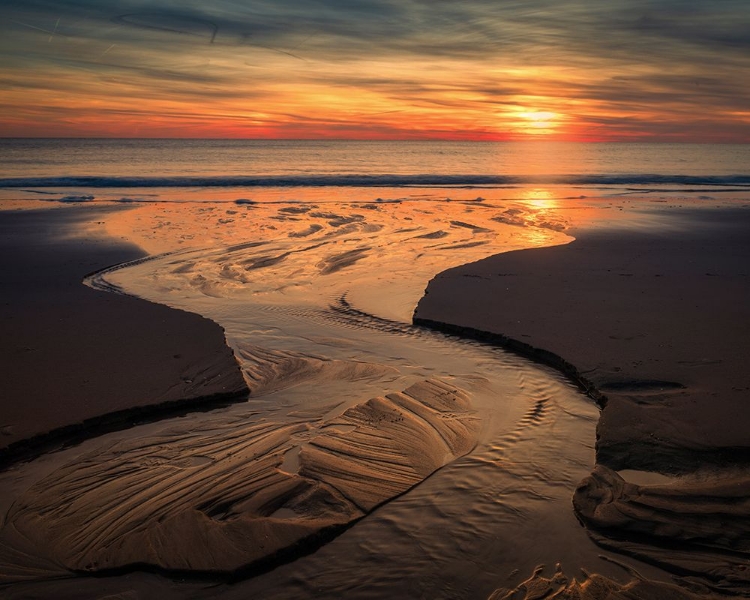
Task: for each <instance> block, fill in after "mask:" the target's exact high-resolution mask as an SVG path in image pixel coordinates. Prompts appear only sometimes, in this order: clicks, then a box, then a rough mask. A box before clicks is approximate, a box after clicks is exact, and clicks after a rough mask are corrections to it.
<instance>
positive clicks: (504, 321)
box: [415, 209, 750, 472]
mask: <svg viewBox="0 0 750 600" xmlns="http://www.w3.org/2000/svg"><path fill="white" fill-rule="evenodd" d="M670 218H671V219H672V220H673V222H674V223H678V224H682V225H683V227H682V228H679V229H675V230H671V231H670V230H667V231H664V230H656V231H607V230H604V231H601V230H600V231H581V232H576V236H577V239H576V241H574V242H572V243H570V244H568V245H564V246H557V247H552V248H538V249H531V250H522V251H518V252H509V253H506V254H501V255H498V256H494V257H492V258H488V259H486V260H483V261H479V262H476V263H473V264H470V265H466V266H464V267H458V268H456V269H451V270H449V271H446V272H444V273H442V274H441V275H439V276H437V277H436V278H435V279H433V280H432V281H431V282H430V284H429V286H428V288H427V295H426V296H425V297H424V298H423V299H422V300H421V301H420V303H419V305H418V307H417V310H416V312H415V318H416V319H417V320H418V321H420V320H422V321H424V320H427V321H435V322H438V323H447V324H450V325H454V326H458V327H463V328H472V329H476V330H480V331H486V332H491V333H496V334H501V335H503V336H507V337H508V338H511V339H512V340H516V341H520V342H522V343H523V344H526V345H527V346H529V347H530V348H529V349H530V350H533V349H534V348H540V349H544V350H546V351H549V352H551V353H553V354H554V355H556V356H557V357H560V358H562V359H563V360H564V361H567V362H569V363H572V365H574V366H575V368H576V369H577V371H578V374H579V375H580V376H581V377H582V378H584V379H585V380H587V381H589V382H591V383H593V385H594V386H595V387H596V388H597V389H598V390H599V391H600V392H601V393H602V394H604V395H605V396H606V398H607V400H608V401H607V406H606V409H605V410H604V411H603V413H602V419H601V422H600V424H599V430H598V433H599V440H598V446H597V452H598V459H599V462H602V463H604V464H607V465H608V466H610V467H611V468H615V469H624V468H632V469H643V470H657V471H662V472H682V471H685V470H692V469H693V468H694V467H695V466H696V465H697V464H703V463H705V461H708V460H712V461H714V462H718V463H721V462H723V461H725V460H736V459H738V458H746V457H747V456H748V450H750V434H749V433H748V429H747V425H746V424H747V423H748V419H750V375H748V373H749V372H748V370H747V364H748V360H750V303H748V302H746V299H747V298H750V236H748V235H747V231H748V227H750V212H748V211H743V210H718V209H716V210H711V211H708V210H706V211H700V210H696V211H687V210H685V211H679V210H675V209H673V210H672V212H671V213H670Z"/></svg>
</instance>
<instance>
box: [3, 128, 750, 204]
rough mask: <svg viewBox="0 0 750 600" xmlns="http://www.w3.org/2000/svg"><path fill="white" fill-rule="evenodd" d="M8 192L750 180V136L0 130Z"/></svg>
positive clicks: (433, 193) (359, 193) (271, 193)
mask: <svg viewBox="0 0 750 600" xmlns="http://www.w3.org/2000/svg"><path fill="white" fill-rule="evenodd" d="M0 156H2V163H0V199H14V200H26V199H28V200H34V199H36V200H38V199H47V200H65V201H76V200H78V201H115V202H128V201H131V202H132V201H135V202H148V201H205V200H214V201H236V200H250V201H257V202H263V201H288V200H300V199H301V200H309V199H315V200H316V201H325V200H326V199H329V198H332V199H336V200H344V199H346V200H352V201H363V202H371V201H375V200H394V199H404V198H406V199H408V198H428V199H429V198H433V197H436V198H444V197H446V196H450V197H452V198H458V199H468V198H470V197H472V194H473V197H476V195H477V193H479V192H477V190H483V191H482V192H481V195H483V196H484V195H488V196H490V197H493V198H502V199H513V198H519V199H524V198H527V197H529V190H539V189H544V190H546V191H547V194H548V196H550V197H554V198H565V197H568V196H572V197H576V198H577V197H580V196H581V195H596V196H610V195H615V194H621V193H632V192H634V191H636V192H642V193H650V194H654V193H665V194H679V193H699V192H710V193H712V194H713V193H720V194H723V195H725V196H731V195H732V194H734V193H736V192H737V191H738V189H740V190H742V191H746V190H747V189H750V145H732V144H654V143H598V144H590V143H589V144H586V143H546V142H498V143H494V142H442V141H377V142H372V141H340V140H339V141H337V140H332V141H326V140H323V141H321V140H318V141H311V140H302V141H296V140H194V139H167V140H162V139H145V140H144V139H3V140H0Z"/></svg>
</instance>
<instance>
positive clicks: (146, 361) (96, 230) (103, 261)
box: [0, 206, 247, 448]
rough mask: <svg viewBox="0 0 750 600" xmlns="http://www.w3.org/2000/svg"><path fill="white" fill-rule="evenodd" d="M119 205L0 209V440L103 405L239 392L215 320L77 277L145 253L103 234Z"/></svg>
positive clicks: (83, 416)
mask: <svg viewBox="0 0 750 600" xmlns="http://www.w3.org/2000/svg"><path fill="white" fill-rule="evenodd" d="M117 210H122V209H112V208H111V207H108V208H102V207H82V206H81V207H79V206H76V207H69V208H66V209H64V210H55V209H50V210H33V211H13V212H10V211H2V212H0V271H1V272H2V273H3V277H2V278H1V279H0V294H1V295H2V298H3V302H2V303H0V323H1V324H2V331H3V338H4V340H6V342H4V343H3V344H2V346H0V361H2V363H3V365H4V369H3V386H2V387H3V402H2V404H1V405H0V448H8V447H9V446H10V445H12V444H15V443H18V442H21V441H22V440H25V439H27V438H30V437H33V436H38V435H41V434H46V433H48V432H50V431H53V430H56V429H59V428H62V427H66V426H76V425H77V424H80V423H82V422H83V421H85V420H87V419H97V418H100V417H102V416H103V415H107V414H110V413H117V412H119V411H128V410H131V409H133V408H138V407H141V408H142V407H146V406H149V405H154V404H168V403H170V402H179V401H183V400H197V399H200V398H204V397H212V396H213V397H217V396H221V397H225V398H232V397H236V396H238V395H242V394H244V393H246V390H247V388H246V385H245V382H244V380H243V378H242V375H241V373H240V370H239V367H238V366H237V363H236V361H235V359H234V356H233V354H232V352H231V350H230V349H229V348H228V347H227V345H226V343H225V340H224V335H223V331H222V329H221V328H220V327H219V326H218V325H216V324H215V323H213V322H211V321H209V320H208V319H205V318H203V317H201V316H199V315H196V314H192V313H187V312H184V311H177V310H173V309H170V308H167V307H165V306H161V305H157V304H153V303H151V302H146V301H144V300H140V299H137V298H132V297H127V296H122V295H116V294H111V293H104V292H100V291H96V290H93V289H90V288H88V287H86V286H84V285H83V283H82V280H83V278H84V276H85V275H86V274H87V273H90V272H92V271H95V270H97V269H101V268H104V267H107V266H110V265H113V264H117V263H119V262H123V261H127V260H134V259H137V258H140V257H142V256H143V252H142V251H141V250H139V249H138V248H136V247H135V246H132V245H129V244H124V243H121V242H118V241H115V240H112V239H111V238H107V237H105V236H104V235H103V224H102V222H103V221H104V220H105V219H106V218H108V216H109V215H111V214H112V213H113V212H114V211H117ZM89 425H90V426H93V423H89ZM78 433H80V432H78Z"/></svg>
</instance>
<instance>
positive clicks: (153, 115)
mask: <svg viewBox="0 0 750 600" xmlns="http://www.w3.org/2000/svg"><path fill="white" fill-rule="evenodd" d="M0 6H2V13H1V14H0V17H1V18H0V72H1V73H2V74H1V76H0V77H1V78H2V85H0V136H4V137H11V136H35V137H39V136H46V137H56V136H80V137H85V136H97V137H101V136H106V137H217V138H218V137H247V138H321V137H326V138H362V139H420V138H425V139H432V138H441V139H477V140H512V139H562V140H583V141H585V140H595V141H598V140H603V141H606V140H612V141H620V140H645V141H652V140H653V141H698V142H701V141H717V142H722V141H727V142H750V1H748V0H464V1H458V0H451V1H445V0H253V1H250V0H212V1H211V2H208V1H201V2H197V1H195V0H182V1H178V0H174V1H172V0H152V1H149V2H145V1H138V0H50V1H40V0H23V1H19V0H0Z"/></svg>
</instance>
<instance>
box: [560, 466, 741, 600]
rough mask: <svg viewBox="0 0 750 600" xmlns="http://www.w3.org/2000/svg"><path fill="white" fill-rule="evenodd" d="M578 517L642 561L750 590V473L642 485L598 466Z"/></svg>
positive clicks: (578, 496) (733, 589)
mask: <svg viewBox="0 0 750 600" xmlns="http://www.w3.org/2000/svg"><path fill="white" fill-rule="evenodd" d="M573 504H574V506H575V509H576V512H577V514H578V515H579V516H580V517H581V519H583V521H584V522H585V523H586V525H587V526H588V527H590V528H591V529H593V530H594V531H595V532H596V534H595V535H596V539H597V541H598V542H599V543H600V544H601V545H603V546H605V547H607V548H610V549H614V550H619V551H621V552H624V553H626V554H630V555H632V556H637V557H640V558H645V559H646V560H649V561H651V562H654V563H656V564H659V565H660V566H662V567H664V568H667V569H669V570H671V571H673V572H678V573H681V574H682V575H683V577H684V578H687V577H690V576H702V577H705V578H707V579H708V580H709V581H710V585H711V587H713V588H714V589H715V590H717V591H721V592H727V593H729V594H739V595H744V594H745V593H747V590H748V589H750V564H749V563H748V559H749V557H750V474H748V473H747V472H743V473H730V474H724V476H723V477H718V476H716V475H714V476H711V477H700V478H684V479H683V480H681V481H680V482H679V484H673V485H661V486H638V485H635V484H632V483H627V482H626V481H624V480H623V479H622V478H621V477H620V476H619V475H618V474H617V473H615V472H614V471H612V470H610V469H608V468H607V467H604V466H601V465H599V466H597V467H596V469H595V470H594V472H593V473H592V474H591V476H590V477H588V478H587V479H585V480H584V481H583V482H582V483H581V485H580V486H579V487H578V489H577V490H576V493H575V496H574V499H573Z"/></svg>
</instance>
